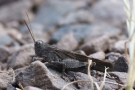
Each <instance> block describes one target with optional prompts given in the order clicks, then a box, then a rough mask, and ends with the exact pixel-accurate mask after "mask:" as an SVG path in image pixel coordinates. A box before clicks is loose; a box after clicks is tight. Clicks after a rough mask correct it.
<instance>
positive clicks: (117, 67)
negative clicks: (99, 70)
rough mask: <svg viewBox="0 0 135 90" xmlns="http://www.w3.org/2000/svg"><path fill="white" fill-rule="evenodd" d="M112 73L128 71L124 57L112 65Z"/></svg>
mask: <svg viewBox="0 0 135 90" xmlns="http://www.w3.org/2000/svg"><path fill="white" fill-rule="evenodd" d="M114 71H119V72H127V71H128V62H127V61H126V59H125V57H123V56H121V57H119V58H118V60H117V61H116V62H115V63H114Z"/></svg>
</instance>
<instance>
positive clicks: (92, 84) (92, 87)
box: [88, 60, 94, 90]
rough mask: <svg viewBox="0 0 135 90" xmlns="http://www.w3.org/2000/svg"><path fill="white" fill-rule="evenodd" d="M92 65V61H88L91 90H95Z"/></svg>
mask: <svg viewBox="0 0 135 90" xmlns="http://www.w3.org/2000/svg"><path fill="white" fill-rule="evenodd" d="M91 64H92V60H88V76H89V80H90V81H91V89H92V90H94V83H93V79H92V76H91V75H90V66H91Z"/></svg>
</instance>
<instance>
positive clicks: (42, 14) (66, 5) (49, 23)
mask: <svg viewBox="0 0 135 90" xmlns="http://www.w3.org/2000/svg"><path fill="white" fill-rule="evenodd" d="M87 5H88V4H87V0H83V1H82V0H79V1H76V0H69V1H67V0H53V1H52V0H46V1H45V2H44V3H42V5H41V6H40V7H39V8H38V10H37V15H36V17H35V19H34V20H33V21H32V22H36V23H40V24H41V25H43V26H44V29H45V30H48V29H50V28H51V27H53V26H55V25H56V23H57V22H58V20H59V19H60V18H61V17H62V16H63V15H64V14H65V13H67V12H70V11H72V10H76V9H79V8H84V7H87Z"/></svg>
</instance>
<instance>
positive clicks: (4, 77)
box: [0, 69, 15, 89]
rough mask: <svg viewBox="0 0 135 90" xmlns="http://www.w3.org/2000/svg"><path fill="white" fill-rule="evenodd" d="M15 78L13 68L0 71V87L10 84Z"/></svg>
mask: <svg viewBox="0 0 135 90" xmlns="http://www.w3.org/2000/svg"><path fill="white" fill-rule="evenodd" d="M14 80H15V73H14V70H13V69H9V70H8V71H1V73H0V89H6V88H7V87H8V85H9V84H12V83H13V82H14Z"/></svg>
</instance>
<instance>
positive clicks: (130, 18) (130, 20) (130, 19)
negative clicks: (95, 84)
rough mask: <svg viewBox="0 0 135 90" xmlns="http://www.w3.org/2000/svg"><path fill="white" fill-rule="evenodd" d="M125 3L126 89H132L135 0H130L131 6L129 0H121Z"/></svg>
mask: <svg viewBox="0 0 135 90" xmlns="http://www.w3.org/2000/svg"><path fill="white" fill-rule="evenodd" d="M123 1H124V4H125V8H124V10H125V13H126V15H127V20H126V23H127V30H128V35H129V40H128V41H127V42H126V43H125V54H126V59H127V60H128V62H129V69H128V77H127V86H126V90H132V87H133V84H134V81H135V77H134V76H135V65H134V63H135V22H134V21H135V13H134V12H135V0H132V1H133V3H132V8H131V5H130V3H129V0H123ZM127 43H129V56H128V53H127V52H128V50H127Z"/></svg>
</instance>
